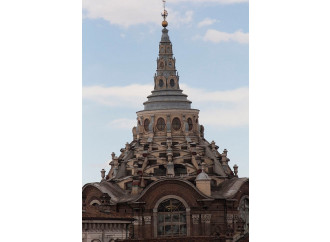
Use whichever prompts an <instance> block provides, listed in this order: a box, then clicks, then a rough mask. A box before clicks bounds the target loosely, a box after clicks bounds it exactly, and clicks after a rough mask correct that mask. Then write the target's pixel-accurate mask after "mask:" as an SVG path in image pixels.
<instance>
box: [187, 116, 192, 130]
mask: <svg viewBox="0 0 330 242" xmlns="http://www.w3.org/2000/svg"><path fill="white" fill-rule="evenodd" d="M187 122H188V129H189V131H191V130H192V129H193V122H192V119H191V118H188V120H187Z"/></svg>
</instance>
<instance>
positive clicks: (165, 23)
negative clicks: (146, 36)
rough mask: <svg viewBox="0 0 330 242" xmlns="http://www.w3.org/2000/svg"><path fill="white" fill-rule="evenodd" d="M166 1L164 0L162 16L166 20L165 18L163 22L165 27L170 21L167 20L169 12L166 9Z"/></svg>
mask: <svg viewBox="0 0 330 242" xmlns="http://www.w3.org/2000/svg"><path fill="white" fill-rule="evenodd" d="M165 3H166V0H163V7H164V12H163V13H162V16H163V18H164V20H163V22H162V26H163V27H164V28H165V27H167V25H168V22H167V21H166V17H167V15H168V13H167V11H166V9H165Z"/></svg>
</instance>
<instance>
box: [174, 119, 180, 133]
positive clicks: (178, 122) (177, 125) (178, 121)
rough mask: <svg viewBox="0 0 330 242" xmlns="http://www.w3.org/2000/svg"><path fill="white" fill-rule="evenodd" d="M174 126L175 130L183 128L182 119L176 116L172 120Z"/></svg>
mask: <svg viewBox="0 0 330 242" xmlns="http://www.w3.org/2000/svg"><path fill="white" fill-rule="evenodd" d="M172 127H173V129H174V130H179V129H180V128H181V121H180V119H179V118H174V119H173V121H172Z"/></svg>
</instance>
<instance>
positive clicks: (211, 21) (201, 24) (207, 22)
mask: <svg viewBox="0 0 330 242" xmlns="http://www.w3.org/2000/svg"><path fill="white" fill-rule="evenodd" d="M216 21H217V20H215V19H210V18H206V19H204V20H202V21H201V22H199V23H198V24H197V27H199V28H201V27H205V26H209V25H212V24H214V23H215V22H216Z"/></svg>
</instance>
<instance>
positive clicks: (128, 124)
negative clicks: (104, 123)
mask: <svg viewBox="0 0 330 242" xmlns="http://www.w3.org/2000/svg"><path fill="white" fill-rule="evenodd" d="M109 125H111V127H113V128H117V129H126V130H127V129H132V128H133V127H134V126H136V120H134V119H127V118H119V119H115V120H112V121H111V122H110V124H109Z"/></svg>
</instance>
